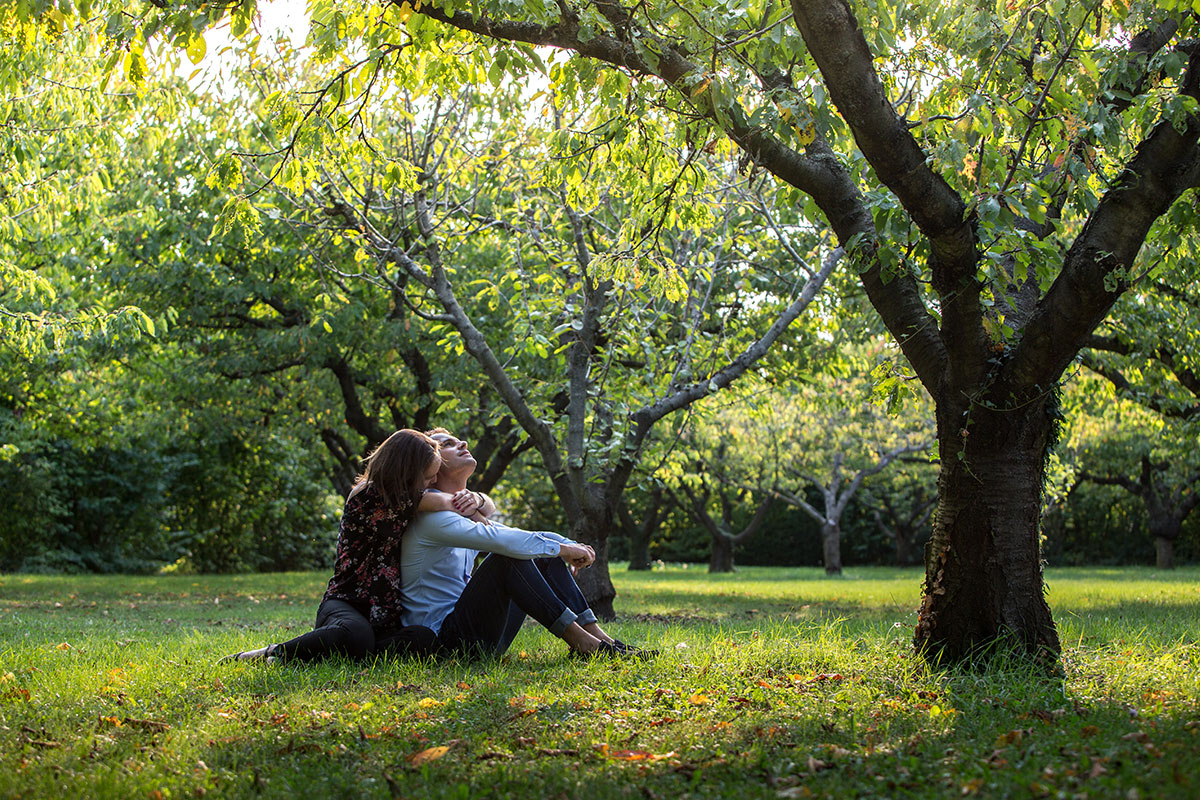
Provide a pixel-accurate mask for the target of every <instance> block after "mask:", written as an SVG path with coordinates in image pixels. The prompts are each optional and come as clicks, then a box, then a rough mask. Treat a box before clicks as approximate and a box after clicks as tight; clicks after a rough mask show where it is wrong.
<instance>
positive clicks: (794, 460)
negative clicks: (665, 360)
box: [754, 366, 933, 575]
mask: <svg viewBox="0 0 1200 800" xmlns="http://www.w3.org/2000/svg"><path fill="white" fill-rule="evenodd" d="M850 369H853V366H851V367H850ZM769 409H770V410H769V412H768V413H767V414H766V415H765V419H764V425H763V428H762V429H761V430H760V431H759V432H758V434H757V435H755V436H754V438H755V439H757V440H760V441H764V442H770V443H771V445H770V450H771V457H772V458H773V460H774V467H775V470H774V473H775V487H774V490H775V492H776V494H777V496H778V497H779V499H781V500H782V501H783V502H785V503H788V504H789V505H792V506H795V507H797V508H799V509H801V510H802V511H803V512H804V513H806V514H808V515H809V516H810V517H811V518H812V519H813V520H815V521H816V522H817V523H818V524H819V525H820V526H821V544H822V551H823V553H824V565H825V573H826V574H827V575H840V574H841V572H842V530H841V526H842V515H843V514H845V512H846V509H847V508H848V507H849V505H850V502H851V501H852V500H853V499H854V498H855V497H856V496H857V495H858V493H859V491H860V490H861V489H862V488H863V485H864V482H865V481H866V480H867V479H868V478H870V477H872V476H874V475H878V474H879V473H880V472H882V471H883V470H885V469H887V468H888V467H889V466H890V465H891V464H893V463H894V462H896V461H897V460H898V459H900V458H901V457H903V456H905V455H908V454H910V453H917V452H920V451H923V450H927V449H929V448H930V447H932V445H933V441H932V435H931V434H932V424H931V423H930V422H928V421H924V420H922V419H921V418H920V414H919V412H918V411H917V409H916V408H910V409H908V413H907V414H906V415H905V416H904V417H890V416H888V415H887V414H885V413H884V412H883V410H882V409H880V408H878V407H877V406H875V405H873V404H872V401H871V387H870V385H869V383H868V382H867V381H866V380H864V379H862V378H861V377H860V378H858V379H855V378H854V377H853V376H849V375H846V376H842V377H831V378H830V379H828V380H827V381H825V382H823V383H822V384H816V385H812V386H806V387H798V388H797V390H796V391H794V392H791V393H789V394H787V395H785V396H782V397H778V398H776V399H775V402H772V403H771V404H770V405H769ZM805 487H812V488H814V489H816V490H817V491H818V492H819V493H820V497H821V502H820V504H819V505H814V504H813V503H811V502H809V500H808V499H807V497H806V493H805Z"/></svg>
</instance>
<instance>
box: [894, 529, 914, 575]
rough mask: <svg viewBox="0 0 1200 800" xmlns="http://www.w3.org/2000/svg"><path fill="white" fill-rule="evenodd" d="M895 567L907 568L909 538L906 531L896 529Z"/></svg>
mask: <svg viewBox="0 0 1200 800" xmlns="http://www.w3.org/2000/svg"><path fill="white" fill-rule="evenodd" d="M895 541H896V566H897V567H907V566H908V565H909V560H910V557H909V544H910V542H909V536H908V531H903V530H900V529H899V528H897V529H896V540H895Z"/></svg>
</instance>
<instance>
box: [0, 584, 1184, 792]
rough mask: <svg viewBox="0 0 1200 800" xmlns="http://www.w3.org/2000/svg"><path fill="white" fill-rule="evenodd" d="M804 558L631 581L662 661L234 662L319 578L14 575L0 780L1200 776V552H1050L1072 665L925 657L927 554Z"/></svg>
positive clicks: (428, 787) (653, 782) (300, 606)
mask: <svg viewBox="0 0 1200 800" xmlns="http://www.w3.org/2000/svg"><path fill="white" fill-rule="evenodd" d="M796 572H797V571H795V570H782V569H781V570H774V569H767V568H758V569H755V568H745V569H742V570H741V571H739V572H738V573H736V574H735V575H733V576H721V577H720V579H719V580H717V581H712V582H709V581H707V580H705V579H704V576H703V573H702V572H698V571H696V570H694V569H692V570H687V571H683V570H676V571H666V572H660V573H653V574H651V575H645V574H642V575H638V576H636V578H635V579H631V580H628V581H626V582H623V583H622V584H621V585H620V586H619V588H620V590H621V592H622V595H621V602H622V604H621V605H620V609H621V612H622V618H621V619H620V620H619V621H618V622H617V623H616V624H615V625H614V630H615V633H616V634H617V635H619V636H620V637H621V638H623V639H626V640H627V641H637V642H642V643H645V644H647V645H649V646H652V647H656V648H659V649H660V650H661V651H662V655H661V656H660V657H659V658H658V659H656V660H653V661H649V662H638V663H628V662H589V663H580V662H577V661H575V660H572V659H568V658H566V657H565V656H564V655H563V648H562V646H561V643H559V642H556V641H555V640H553V639H551V638H550V637H549V636H548V635H547V634H545V633H544V632H543V631H541V630H540V629H538V628H535V627H532V626H531V627H528V628H526V629H525V630H524V631H522V632H521V634H520V635H519V637H518V639H517V642H516V645H515V646H514V648H513V650H512V651H511V652H510V653H509V655H507V656H506V657H504V658H503V659H500V660H499V661H469V660H454V659H449V660H442V661H417V660H409V659H394V658H387V659H381V660H379V661H377V662H375V663H373V664H360V663H353V662H348V661H341V660H334V661H329V662H325V663H321V664H317V665H311V666H307V667H300V666H287V665H261V664H259V665H254V664H242V663H234V664H228V665H216V664H215V663H214V661H215V658H216V657H217V656H219V655H222V654H224V653H226V652H233V651H235V650H238V649H244V648H245V647H247V646H250V645H252V644H258V643H262V642H266V641H271V640H277V639H279V638H283V637H286V636H288V635H294V634H293V633H292V632H293V631H296V630H301V629H303V628H304V627H306V626H307V625H308V624H310V622H311V620H309V619H308V617H309V616H310V614H311V610H312V608H313V607H315V597H316V595H317V594H319V592H320V588H321V580H320V578H319V577H317V576H315V575H309V574H303V575H290V576H272V575H264V576H238V577H236V578H227V577H194V576H193V577H186V578H184V577H180V578H176V577H172V578H167V579H152V578H137V579H126V578H102V579H101V578H87V579H85V580H82V581H80V580H77V579H75V578H43V577H38V578H35V579H28V578H26V577H25V576H3V577H0V637H2V638H0V642H2V645H0V647H2V650H0V725H3V726H4V727H5V728H7V730H6V731H4V733H5V736H6V738H7V739H8V741H9V742H11V746H9V747H8V748H6V749H5V750H4V751H3V753H2V754H0V761H2V763H0V767H3V769H0V794H3V795H5V796H15V795H22V796H89V797H112V798H118V797H120V798H127V797H154V796H158V795H155V794H154V793H155V792H158V793H160V794H161V796H162V797H197V796H205V795H210V796H220V797H281V798H282V797H294V796H295V795H296V794H297V793H304V794H307V795H311V796H336V795H354V796H364V797H380V798H391V797H401V796H402V797H431V798H458V797H475V796H512V797H531V796H539V797H540V796H546V797H554V796H557V795H560V794H562V795H565V796H568V797H597V798H609V797H611V798H623V797H630V798H639V797H640V798H644V797H658V798H670V797H682V796H684V795H691V796H711V797H722V796H728V797H737V798H739V800H740V798H744V797H756V798H757V797H761V798H787V797H836V798H845V797H853V796H886V797H905V796H908V797H930V796H939V797H963V796H980V797H988V796H999V795H1004V794H1008V795H1011V796H1020V797H1054V796H1058V795H1060V794H1061V795H1062V796H1067V797H1072V796H1078V795H1081V794H1083V795H1087V796H1093V797H1108V796H1121V797H1124V796H1127V794H1128V792H1129V791H1130V790H1131V789H1136V790H1137V791H1138V792H1139V796H1141V797H1143V798H1146V797H1168V798H1169V797H1179V798H1185V797H1186V798H1191V797H1194V796H1196V794H1197V792H1198V790H1200V784H1198V780H1200V778H1197V777H1196V775H1195V770H1194V769H1192V768H1191V764H1192V762H1193V761H1194V754H1195V752H1196V751H1197V748H1198V747H1200V730H1198V729H1197V727H1198V726H1197V724H1196V720H1197V719H1200V683H1198V680H1200V679H1198V677H1197V676H1200V649H1198V648H1197V646H1196V644H1195V638H1194V634H1193V635H1189V636H1186V637H1185V636H1182V635H1181V634H1180V631H1182V630H1185V629H1187V630H1191V631H1193V632H1194V631H1195V630H1197V629H1200V609H1198V608H1197V603H1196V601H1195V599H1194V598H1195V596H1196V592H1195V586H1196V578H1197V577H1198V576H1200V571H1198V570H1189V569H1184V570H1179V571H1177V572H1176V573H1175V575H1174V576H1173V579H1172V580H1169V581H1163V580H1159V579H1158V578H1157V577H1154V578H1153V579H1150V578H1147V579H1144V580H1143V579H1142V578H1139V577H1138V575H1137V573H1136V571H1134V572H1133V573H1131V574H1127V575H1123V576H1097V575H1095V574H1093V573H1090V572H1088V571H1085V570H1080V571H1057V572H1056V571H1051V573H1050V575H1049V583H1050V586H1051V591H1052V601H1053V602H1054V604H1055V609H1056V611H1057V613H1058V617H1059V620H1060V624H1061V625H1062V629H1063V631H1064V642H1066V645H1067V646H1066V651H1065V655H1064V658H1063V663H1062V666H1063V670H1064V673H1065V677H1060V678H1056V677H1048V676H1047V675H1046V674H1044V672H1039V671H1038V670H1036V669H1034V668H1033V667H1031V666H1030V665H1029V664H1027V663H1025V662H1021V661H1019V660H1011V661H1000V662H998V663H994V664H993V665H992V667H991V668H990V669H989V670H987V671H971V670H967V669H961V670H949V671H931V670H930V669H928V668H927V667H926V666H925V665H924V664H923V662H921V661H920V659H917V658H915V657H913V655H912V652H911V649H910V644H909V639H910V636H911V625H912V616H911V611H912V606H913V605H915V601H916V589H915V588H914V584H916V583H917V582H918V579H919V573H918V572H916V571H913V570H909V571H903V570H850V571H849V573H850V574H849V576H848V577H847V578H845V579H841V580H835V581H828V582H821V581H811V580H807V579H805V578H804V577H801V578H798V579H796V580H791V579H788V578H787V577H786V576H787V575H789V574H795V573H796ZM799 572H801V573H803V571H799ZM1142 575H1150V573H1142ZM694 576H697V577H699V578H700V579H696V577H694ZM618 577H619V578H622V579H623V578H624V575H623V574H622V573H618ZM26 580H29V582H28V583H26V582H25V581H26ZM1151 589H1153V591H1151ZM139 594H140V596H138V595H139ZM71 595H74V597H72V596H71ZM251 595H252V596H253V598H254V600H257V601H258V602H254V601H253V600H251V599H250V596H251ZM906 598H907V599H906ZM214 599H216V600H219V601H220V602H219V603H214V602H213V601H214ZM672 599H673V600H674V603H672ZM55 603H60V604H61V605H60V606H59V607H56V606H55ZM93 604H94V605H93ZM131 605H133V606H135V607H134V608H130V606H131ZM805 606H807V607H808V611H807V613H804V612H805V609H804V607H805ZM215 609H216V610H215ZM1166 610H1169V613H1164V612H1165V611H1166ZM104 611H107V612H108V613H107V614H105V613H103V612H104ZM752 611H753V613H750V612H752ZM1106 618H1107V619H1106ZM897 625H899V627H897ZM63 643H66V644H67V645H68V647H67V648H61V649H60V647H59V645H61V644H63Z"/></svg>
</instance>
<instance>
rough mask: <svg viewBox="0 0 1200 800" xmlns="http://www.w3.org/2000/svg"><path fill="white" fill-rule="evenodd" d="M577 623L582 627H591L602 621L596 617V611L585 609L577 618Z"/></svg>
mask: <svg viewBox="0 0 1200 800" xmlns="http://www.w3.org/2000/svg"><path fill="white" fill-rule="evenodd" d="M575 621H576V622H578V623H579V624H580V625H591V624H592V623H593V622H599V621H600V620H599V618H598V617H597V616H596V612H595V611H592V610H591V609H590V608H585V609H584V610H583V611H581V612H579V616H577V617H575Z"/></svg>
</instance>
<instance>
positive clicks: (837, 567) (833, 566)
mask: <svg viewBox="0 0 1200 800" xmlns="http://www.w3.org/2000/svg"><path fill="white" fill-rule="evenodd" d="M821 551H822V553H823V554H824V556H825V574H826V575H841V574H842V527H841V525H838V524H837V523H834V522H830V521H828V520H826V521H825V522H823V523H821Z"/></svg>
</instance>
